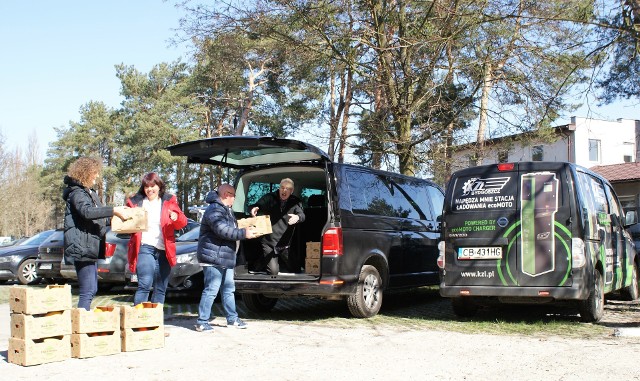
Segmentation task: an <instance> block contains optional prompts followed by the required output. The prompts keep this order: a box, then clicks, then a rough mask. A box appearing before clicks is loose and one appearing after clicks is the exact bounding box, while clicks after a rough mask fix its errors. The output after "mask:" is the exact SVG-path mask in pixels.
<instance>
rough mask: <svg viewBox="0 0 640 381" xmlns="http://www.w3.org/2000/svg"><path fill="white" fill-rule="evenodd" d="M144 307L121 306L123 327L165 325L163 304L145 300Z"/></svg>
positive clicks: (121, 324) (121, 323) (121, 325)
mask: <svg viewBox="0 0 640 381" xmlns="http://www.w3.org/2000/svg"><path fill="white" fill-rule="evenodd" d="M140 304H142V308H136V307H131V306H120V327H121V328H142V327H157V326H162V325H164V313H163V311H162V304H159V303H149V302H144V303H140Z"/></svg>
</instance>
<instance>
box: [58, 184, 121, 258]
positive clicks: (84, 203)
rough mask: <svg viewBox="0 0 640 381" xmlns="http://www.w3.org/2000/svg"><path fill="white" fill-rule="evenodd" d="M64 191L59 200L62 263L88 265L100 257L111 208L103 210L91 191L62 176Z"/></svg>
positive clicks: (111, 211)
mask: <svg viewBox="0 0 640 381" xmlns="http://www.w3.org/2000/svg"><path fill="white" fill-rule="evenodd" d="M64 183H65V184H67V187H66V188H65V189H64V190H63V191H62V199H63V200H65V201H66V203H67V205H66V208H65V211H64V261H65V263H66V264H69V265H70V264H73V263H74V262H75V261H81V262H87V261H89V262H91V261H94V262H95V261H96V260H97V259H98V258H99V257H102V256H104V240H103V238H104V236H105V234H106V232H107V225H108V224H109V220H108V218H107V217H111V216H113V207H110V206H103V205H102V202H101V201H100V199H99V198H98V195H97V194H96V192H95V191H94V190H93V189H89V188H85V187H83V186H82V185H81V184H79V183H78V182H77V181H76V180H74V179H72V178H71V177H69V176H65V178H64Z"/></svg>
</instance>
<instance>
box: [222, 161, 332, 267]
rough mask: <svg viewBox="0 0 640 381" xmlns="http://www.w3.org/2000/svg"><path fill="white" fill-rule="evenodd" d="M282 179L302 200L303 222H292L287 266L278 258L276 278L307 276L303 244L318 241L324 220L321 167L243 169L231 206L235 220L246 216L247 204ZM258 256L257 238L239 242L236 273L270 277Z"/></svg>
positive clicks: (268, 191)
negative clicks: (262, 267)
mask: <svg viewBox="0 0 640 381" xmlns="http://www.w3.org/2000/svg"><path fill="white" fill-rule="evenodd" d="M284 178H289V179H291V180H293V183H294V191H293V194H294V195H295V196H296V197H298V198H299V199H300V200H302V207H303V209H304V214H305V221H304V222H302V223H298V224H295V225H294V228H295V230H294V234H293V236H292V238H291V243H290V245H289V246H290V247H289V252H288V256H289V264H290V266H289V267H290V268H286V267H285V266H284V264H283V262H282V261H281V263H280V273H279V274H278V276H277V277H287V276H288V277H291V276H295V275H299V276H308V275H309V274H306V273H305V255H306V243H307V242H321V237H322V232H323V230H324V227H325V225H326V223H327V220H328V208H327V180H326V179H327V176H326V172H325V170H324V168H320V167H313V166H288V167H276V168H273V167H272V168H268V169H260V170H255V171H251V172H246V173H244V174H243V175H242V177H240V178H239V179H238V182H237V184H236V199H235V202H234V204H233V207H232V208H233V211H234V213H235V215H236V217H237V218H238V219H240V218H247V217H248V216H250V208H249V206H250V205H252V204H254V203H255V202H257V201H258V200H259V199H260V197H262V196H263V195H265V194H266V193H270V192H275V191H277V190H278V189H279V187H280V181H281V180H282V179H284ZM261 258H262V246H261V244H260V239H259V238H258V239H251V240H243V241H241V246H240V252H239V255H238V265H237V266H236V276H242V275H251V276H256V277H269V278H273V277H274V276H271V275H267V274H266V273H265V272H263V271H261V270H262V269H261V268H259V266H258V265H257V263H259V260H260V259H261ZM315 277H317V276H314V278H315Z"/></svg>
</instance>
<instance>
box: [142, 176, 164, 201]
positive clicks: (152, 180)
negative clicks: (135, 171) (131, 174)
mask: <svg viewBox="0 0 640 381" xmlns="http://www.w3.org/2000/svg"><path fill="white" fill-rule="evenodd" d="M154 185H157V186H158V188H160V191H159V192H158V195H159V196H160V198H162V196H164V191H165V185H164V181H162V179H161V178H160V176H158V174H157V173H155V172H149V173H147V174H146V175H144V176H142V179H141V181H140V189H138V194H141V195H143V196H144V195H145V193H144V188H145V187H149V186H154Z"/></svg>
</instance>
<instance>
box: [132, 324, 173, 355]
mask: <svg viewBox="0 0 640 381" xmlns="http://www.w3.org/2000/svg"><path fill="white" fill-rule="evenodd" d="M162 347H164V326H163V325H161V326H158V327H150V328H123V329H122V352H131V351H141V350H144V349H155V348H162Z"/></svg>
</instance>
